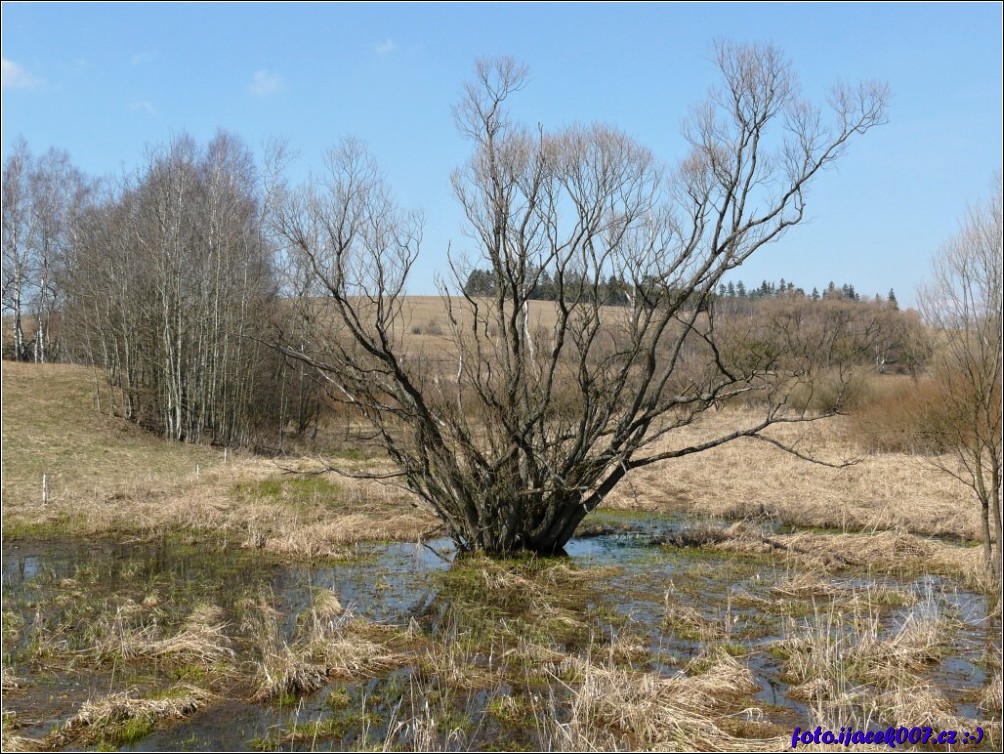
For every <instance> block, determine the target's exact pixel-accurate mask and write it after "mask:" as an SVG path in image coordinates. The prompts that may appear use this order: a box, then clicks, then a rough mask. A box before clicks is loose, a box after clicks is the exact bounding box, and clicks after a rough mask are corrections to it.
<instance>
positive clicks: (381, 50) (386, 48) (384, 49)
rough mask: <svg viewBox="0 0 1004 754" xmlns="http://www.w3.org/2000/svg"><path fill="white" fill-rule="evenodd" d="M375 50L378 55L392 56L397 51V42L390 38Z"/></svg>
mask: <svg viewBox="0 0 1004 754" xmlns="http://www.w3.org/2000/svg"><path fill="white" fill-rule="evenodd" d="M373 50H374V52H376V54H377V55H390V54H391V53H392V52H395V51H396V50H397V42H395V41H394V40H393V39H391V38H390V37H388V38H387V39H385V40H384V41H383V42H380V43H379V44H377V45H375V46H374V47H373Z"/></svg>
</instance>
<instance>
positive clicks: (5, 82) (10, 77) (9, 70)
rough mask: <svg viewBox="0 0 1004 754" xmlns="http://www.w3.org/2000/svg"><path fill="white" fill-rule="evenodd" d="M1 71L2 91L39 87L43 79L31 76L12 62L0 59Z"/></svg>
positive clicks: (0, 82) (0, 84) (0, 83)
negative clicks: (0, 61) (1, 62)
mask: <svg viewBox="0 0 1004 754" xmlns="http://www.w3.org/2000/svg"><path fill="white" fill-rule="evenodd" d="M2 61H3V71H2V79H0V86H2V87H3V88H4V89H34V88H36V87H39V86H41V85H42V84H43V83H45V82H44V81H43V79H40V78H38V77H37V76H32V75H31V74H30V73H28V71H26V70H25V69H24V68H22V67H21V66H19V65H18V64H17V63H15V62H14V61H12V60H7V58H2Z"/></svg>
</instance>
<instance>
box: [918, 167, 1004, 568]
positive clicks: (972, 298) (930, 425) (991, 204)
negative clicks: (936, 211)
mask: <svg viewBox="0 0 1004 754" xmlns="http://www.w3.org/2000/svg"><path fill="white" fill-rule="evenodd" d="M1002 201H1004V192H1002V190H1001V174H1000V173H999V172H998V173H997V176H996V178H995V187H994V191H993V195H992V196H991V198H990V199H989V201H987V202H986V203H985V204H982V205H979V206H977V207H975V208H973V209H970V211H969V213H968V214H967V215H966V218H965V220H964V221H963V223H962V227H961V228H960V230H959V233H958V234H957V235H956V236H955V238H953V239H952V240H951V241H949V242H948V243H946V244H945V245H944V246H943V247H942V250H941V253H940V255H939V256H938V257H937V258H936V259H935V261H934V264H933V269H932V273H931V280H930V283H929V284H928V285H927V286H926V287H924V288H923V289H922V290H921V292H920V307H921V311H922V312H923V314H924V317H925V318H926V319H927V321H928V322H929V323H930V324H931V325H933V326H934V327H935V328H936V330H937V332H938V334H939V335H940V348H939V349H938V351H937V355H936V358H935V362H934V370H933V371H934V375H935V378H936V384H937V385H938V388H939V400H938V402H937V404H936V405H934V406H931V407H930V409H931V410H930V411H927V412H926V413H925V415H924V416H923V417H922V418H921V421H922V422H923V426H924V431H925V432H927V433H934V434H935V435H936V437H937V439H938V440H939V441H940V442H941V443H942V444H944V445H945V446H947V447H949V448H951V449H952V450H953V453H952V457H951V459H950V460H949V459H946V458H936V459H935V463H936V464H937V465H938V467H939V468H940V469H941V470H942V471H944V472H945V473H947V474H949V475H951V476H953V477H955V478H956V479H959V480H960V481H962V482H963V483H964V484H965V485H966V486H967V487H969V488H970V489H972V491H973V493H974V494H975V496H976V499H977V500H978V501H979V504H980V525H981V534H982V538H983V552H984V555H985V558H986V565H987V571H988V573H989V574H990V576H991V578H994V579H999V578H1000V565H1001V550H1000V536H1001V461H1002V439H1001V429H1002V427H1001V345H1002V334H1001V291H1002V290H1004V288H1002V280H1001V265H1002V257H1001V254H1002V248H1001V238H1002V232H1004V226H1002V221H1001V205H1002Z"/></svg>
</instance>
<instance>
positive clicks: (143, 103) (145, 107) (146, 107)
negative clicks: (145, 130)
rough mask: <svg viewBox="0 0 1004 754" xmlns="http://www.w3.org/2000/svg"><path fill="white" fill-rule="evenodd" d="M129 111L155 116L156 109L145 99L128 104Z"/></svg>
mask: <svg viewBox="0 0 1004 754" xmlns="http://www.w3.org/2000/svg"><path fill="white" fill-rule="evenodd" d="M129 109H130V110H132V111H133V112H144V113H147V114H148V115H156V114H157V108H155V107H154V106H153V103H152V102H150V100H147V99H138V100H135V101H133V102H131V103H130V104H129Z"/></svg>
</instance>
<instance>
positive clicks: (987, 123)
mask: <svg viewBox="0 0 1004 754" xmlns="http://www.w3.org/2000/svg"><path fill="white" fill-rule="evenodd" d="M1001 8H1002V6H1001V4H1000V3H973V4H966V3H952V4H910V3H897V4H876V5H871V4H857V3H856V4H812V5H800V4H639V5H633V4H627V3H619V4H616V5H613V4H588V5H587V4H581V5H580V4H560V5H538V4H516V5H513V4H477V5H464V4H450V5H423V4H407V5H398V4H358V5H357V4H302V5H298V4H293V3H282V4H253V5H243V4H228V5H215V4H170V3H165V4H138V5H129V4H120V3H116V4H96V3H95V4H91V3H79V4H65V5H64V4H49V3H33V4H19V3H4V4H3V9H2V21H3V24H2V52H3V89H2V93H3V103H2V105H3V106H2V116H0V117H2V150H3V155H4V156H6V155H7V154H8V152H9V149H10V145H11V144H12V143H13V141H14V139H16V138H17V137H18V136H23V137H24V138H25V139H26V140H27V141H28V143H29V146H30V147H31V148H32V149H33V150H34V151H36V152H41V151H44V150H45V149H47V148H48V147H50V146H56V147H59V148H61V149H65V150H67V151H68V152H69V153H70V155H71V157H72V159H73V161H74V163H75V164H76V165H77V166H79V167H80V168H81V169H83V170H84V171H86V172H87V173H90V174H92V175H114V174H117V173H121V172H123V171H125V172H129V171H131V170H133V169H135V168H137V167H138V166H140V165H142V163H143V155H144V150H145V149H147V147H148V146H150V145H159V144H163V143H165V142H166V141H167V140H168V139H169V138H171V136H172V135H173V134H178V133H181V132H187V133H189V134H191V135H192V136H194V137H195V138H197V139H198V140H199V141H200V142H203V143H204V142H205V141H207V140H208V139H209V138H211V136H212V135H213V133H214V132H215V131H216V130H217V129H218V128H225V129H227V130H229V131H232V132H235V133H237V134H238V135H240V136H242V137H243V138H244V139H245V140H246V141H247V142H248V143H249V144H250V145H252V147H256V148H257V147H259V146H261V145H263V144H264V143H265V142H266V141H267V140H268V139H269V138H271V137H282V138H285V139H287V140H288V141H289V143H290V145H291V146H292V147H293V148H294V149H295V150H296V151H297V153H298V158H297V160H296V161H295V162H294V164H293V165H292V168H291V172H292V174H293V175H292V177H293V178H294V179H299V178H303V177H305V176H306V175H307V174H308V173H309V172H310V170H312V169H313V170H315V171H319V169H320V166H321V162H322V159H323V155H324V152H325V150H326V149H327V148H328V147H330V146H331V145H333V144H334V143H335V142H336V141H337V140H338V139H339V138H340V137H341V136H346V135H353V136H358V137H360V138H362V139H363V140H364V141H366V142H367V143H368V145H369V147H370V149H371V150H372V152H373V153H374V155H375V156H376V157H377V159H378V160H379V161H380V163H381V165H382V166H383V168H384V170H385V172H386V175H387V177H388V180H389V182H390V184H391V185H392V186H393V189H394V191H395V195H396V197H397V199H398V200H399V202H400V203H401V204H403V205H405V206H407V207H409V208H414V209H420V210H422V211H423V212H424V214H425V218H426V226H425V242H424V244H423V252H422V258H421V260H420V262H419V264H418V265H417V267H416V269H415V271H414V276H413V279H412V285H411V290H412V292H414V293H432V292H434V290H435V289H434V283H433V279H434V275H435V272H436V271H437V270H439V271H442V270H444V269H445V264H444V256H445V251H446V248H447V245H448V244H449V243H451V242H452V243H453V245H454V248H458V247H460V248H464V247H466V245H467V244H468V242H467V240H466V239H465V237H464V236H463V234H462V231H461V218H460V213H459V210H458V208H457V205H456V202H455V201H454V199H453V197H452V193H451V189H450V182H449V179H450V172H451V170H452V169H453V168H454V167H456V166H457V165H459V164H460V163H461V162H462V161H463V160H464V159H465V157H466V155H467V153H468V146H467V144H466V143H465V142H464V141H463V140H462V139H461V137H460V136H459V135H458V134H457V132H456V129H455V127H454V124H453V119H452V115H451V106H452V105H453V103H455V102H456V101H457V99H458V96H459V92H460V90H461V88H462V86H463V83H464V82H465V81H466V80H467V79H468V78H469V76H470V72H471V70H472V66H473V62H474V60H475V59H476V58H477V57H479V56H487V55H496V54H512V55H514V56H516V57H517V58H519V59H520V60H522V61H523V62H525V63H526V64H527V65H528V66H529V68H530V71H531V83H530V86H529V88H528V89H527V90H526V91H525V92H523V93H522V94H521V95H520V98H519V100H518V101H516V103H515V105H514V110H515V111H516V114H517V116H518V117H520V118H522V119H523V120H525V121H526V122H529V123H537V122H540V123H543V124H544V125H545V126H546V127H560V126H562V125H567V124H571V123H576V122H580V123H581V122H593V121H604V122H610V123H614V124H616V125H617V126H618V127H620V128H621V129H623V130H624V131H626V132H627V133H629V134H631V135H632V136H634V137H635V138H636V139H638V140H639V141H640V142H642V143H643V144H645V145H646V146H648V147H649V148H650V149H652V151H653V152H654V153H655V154H656V155H657V156H658V157H659V158H660V159H661V160H662V161H663V162H665V163H666V164H667V165H672V164H674V163H675V162H676V161H677V160H679V159H680V158H682V157H683V156H684V146H683V143H682V140H681V139H680V137H679V129H680V123H681V121H682V119H683V118H684V117H685V116H686V114H687V111H688V108H689V107H690V106H691V105H693V104H695V103H696V102H698V101H700V100H701V99H702V98H703V96H704V93H705V92H706V90H707V88H708V86H709V85H711V84H713V83H715V82H716V72H715V68H714V66H713V65H712V63H711V45H712V42H713V41H714V40H715V39H716V38H728V39H732V40H736V41H744V42H747V41H748V42H771V43H773V44H775V45H777V46H778V47H779V48H780V49H781V50H783V51H784V52H785V53H786V54H787V55H788V57H789V58H790V59H791V61H792V64H793V66H794V69H795V70H796V71H797V72H798V73H799V75H800V78H801V81H802V84H803V88H804V92H805V94H806V95H807V96H808V97H809V98H811V99H813V100H816V101H821V100H822V98H823V97H824V96H825V92H826V88H827V86H829V84H831V83H832V82H833V81H834V80H836V79H838V78H839V79H843V80H848V81H856V80H859V79H879V80H882V81H885V82H886V83H888V84H889V87H890V89H891V91H892V99H891V101H890V107H889V123H888V124H887V125H885V126H883V127H881V128H879V129H876V130H875V131H873V132H871V133H869V134H867V135H866V136H865V137H864V138H863V139H861V140H860V141H859V142H857V143H855V144H852V146H851V149H850V151H849V153H848V154H847V155H846V156H845V157H844V158H843V160H842V161H841V162H840V163H839V164H838V165H837V166H836V167H835V168H833V169H831V170H830V171H828V172H827V173H825V174H824V175H823V176H822V177H821V178H820V180H819V181H818V182H817V184H816V185H815V187H814V188H813V190H812V192H811V194H810V195H809V205H808V221H807V222H806V223H804V224H803V225H802V226H799V227H798V228H795V229H794V230H793V231H791V232H790V233H789V234H788V235H787V236H786V237H785V238H784V240H783V241H781V242H780V243H778V244H775V245H772V246H770V247H768V248H766V249H764V250H762V251H761V252H760V254H759V256H758V257H754V258H753V259H752V260H750V262H749V263H747V265H746V266H745V267H744V268H743V269H742V270H740V272H739V274H738V275H737V276H736V277H735V279H737V280H738V279H742V280H744V281H746V282H747V283H758V282H759V281H760V280H762V279H764V278H767V279H770V280H777V279H778V278H780V277H784V278H786V279H788V280H792V281H794V282H795V283H796V284H798V285H803V286H806V287H809V288H811V287H812V286H814V285H816V286H820V287H822V286H823V285H825V284H826V283H827V282H828V281H830V280H835V281H836V282H837V283H838V284H840V283H843V282H848V283H851V284H853V285H854V286H855V287H856V288H858V290H859V291H861V292H863V293H868V294H874V293H876V292H881V293H883V294H884V293H886V292H887V291H888V290H889V288H894V289H895V290H896V292H897V296H898V298H899V299H900V301H901V302H906V303H911V302H912V301H913V299H914V294H915V289H916V287H917V285H918V284H919V283H920V281H921V280H922V278H923V277H924V275H925V273H926V270H927V266H928V263H929V260H930V258H931V257H932V256H933V255H934V254H935V253H936V252H937V250H938V248H939V246H940V245H941V244H942V243H943V242H944V241H945V240H947V239H948V238H950V237H951V235H952V234H953V233H954V232H955V231H956V229H957V228H958V221H959V219H960V218H961V216H962V214H963V213H964V212H965V209H966V206H967V205H968V204H971V203H974V202H976V201H978V200H979V199H981V198H982V197H983V196H985V195H986V194H987V193H988V190H989V186H990V180H991V177H992V175H993V173H994V171H995V170H997V169H999V168H1000V167H1001V164H1002V150H1001V142H1002V138H1001V134H1002V122H1001V120H1002V119H1001V113H1002V76H1001V68H1002V56H1004V52H1002V31H1001V30H1002V13H1001Z"/></svg>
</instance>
